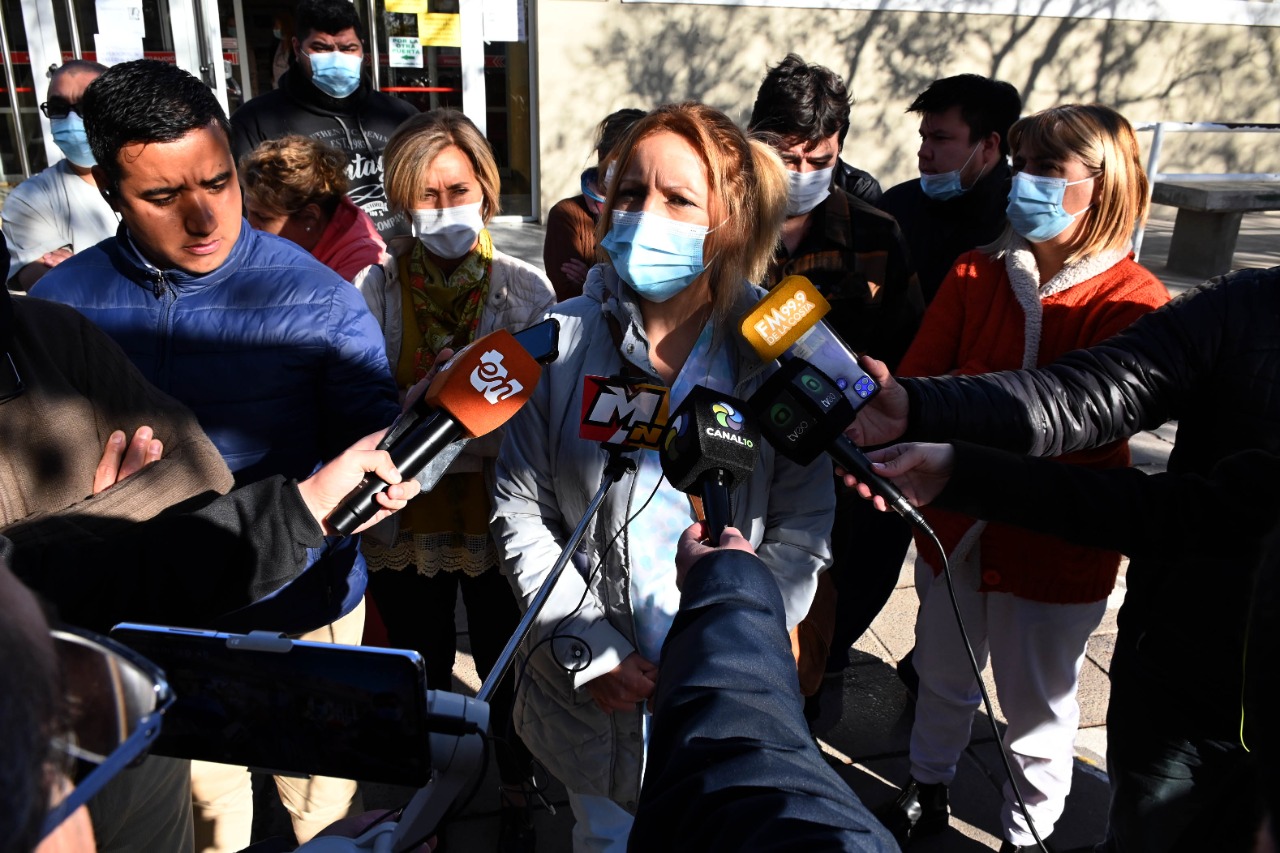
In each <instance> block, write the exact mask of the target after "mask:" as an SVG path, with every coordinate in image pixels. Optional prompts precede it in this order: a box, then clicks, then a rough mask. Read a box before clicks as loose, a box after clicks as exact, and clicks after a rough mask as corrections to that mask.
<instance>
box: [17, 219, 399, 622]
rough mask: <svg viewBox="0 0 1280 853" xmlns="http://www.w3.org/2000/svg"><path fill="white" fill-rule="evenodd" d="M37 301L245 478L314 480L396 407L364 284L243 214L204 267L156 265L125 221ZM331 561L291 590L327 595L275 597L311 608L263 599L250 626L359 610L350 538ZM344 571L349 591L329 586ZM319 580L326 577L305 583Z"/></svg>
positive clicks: (358, 561)
mask: <svg viewBox="0 0 1280 853" xmlns="http://www.w3.org/2000/svg"><path fill="white" fill-rule="evenodd" d="M32 295H33V296H39V297H41V298H44V299H51V300H54V301H56V302H63V303H66V304H68V305H71V306H72V307H74V308H76V309H77V310H79V311H80V312H81V313H83V314H84V315H85V316H86V317H88V318H89V319H90V320H92V321H93V322H94V323H96V324H97V325H98V326H100V327H101V328H102V329H103V330H105V331H106V332H107V333H108V334H109V335H110V336H111V337H112V338H114V339H115V340H116V342H117V343H119V344H120V346H121V347H122V348H123V349H124V351H125V352H126V353H127V354H128V356H129V358H130V359H131V360H132V361H133V362H134V364H136V365H137V366H138V368H139V369H140V370H141V371H142V373H143V374H144V375H145V376H146V377H147V378H148V379H149V380H150V381H151V382H152V383H154V384H155V385H156V386H157V387H159V388H160V389H161V390H162V391H165V392H167V393H169V394H172V395H173V396H174V397H177V398H178V399H179V400H181V401H182V402H184V403H186V404H187V405H188V406H190V407H191V409H192V410H193V411H194V412H195V413H196V416H197V417H198V418H199V419H200V425H201V426H202V427H203V428H204V430H205V432H206V433H208V435H209V438H210V439H212V441H213V443H214V444H215V445H216V446H217V448H218V450H219V452H221V453H222V456H223V458H224V459H226V462H227V465H228V467H230V468H231V470H232V471H233V472H234V473H235V475H236V480H237V482H240V483H248V482H253V481H255V480H258V479H261V478H262V477H265V476H268V475H271V474H284V475H285V476H288V477H294V478H299V479H301V478H303V477H306V476H307V475H308V474H310V473H311V472H312V471H313V470H314V469H315V468H316V466H317V464H318V463H320V462H322V461H324V460H326V459H330V458H332V457H333V456H336V455H337V454H338V453H340V452H341V451H343V450H344V449H346V448H347V447H348V446H349V445H351V444H352V443H353V442H354V441H355V440H356V439H358V438H360V437H361V436H363V435H366V434H368V433H370V432H373V431H375V430H377V429H381V428H382V427H385V426H387V425H388V424H390V423H391V421H392V420H393V419H394V418H395V416H396V414H397V412H398V411H399V406H398V404H397V402H396V400H397V395H396V388H395V385H394V383H393V382H392V379H391V374H390V370H389V368H388V366H387V358H386V354H385V351H384V344H383V338H382V332H381V331H380V330H379V328H378V324H377V322H375V320H374V319H373V316H372V315H371V314H370V313H369V310H368V308H367V307H366V306H365V304H364V299H363V298H362V297H361V296H360V294H359V292H357V291H356V289H355V288H354V287H352V286H351V285H350V284H348V283H347V282H345V281H343V280H342V279H341V278H339V277H338V275H337V274H336V273H334V272H332V271H331V270H329V269H328V268H327V267H325V266H323V265H322V264H320V263H319V262H318V261H316V260H315V259H314V258H313V257H312V256H311V255H310V254H308V253H307V252H305V251H303V250H302V249H300V248H298V246H296V245H295V244H293V243H291V242H289V241H288V240H284V239H281V238H279V237H275V236H272V235H270V234H265V233H263V232H261V231H255V230H253V229H252V228H250V227H249V224H248V223H247V222H245V223H242V225H241V229H240V236H239V239H238V240H237V241H236V245H235V247H234V248H233V249H232V250H231V254H230V255H229V256H228V257H227V260H226V262H225V263H224V264H223V265H222V266H221V267H219V268H218V269H217V270H215V271H214V272H211V273H208V274H206V275H203V276H193V275H190V274H187V273H184V272H182V271H180V270H159V269H157V268H156V267H154V266H153V265H151V264H150V263H149V262H148V261H147V260H146V259H145V258H143V257H142V256H141V255H140V254H139V253H138V251H137V250H136V249H135V248H134V246H133V243H132V242H131V241H130V240H129V238H128V236H127V234H126V232H125V230H124V229H123V227H122V228H121V231H120V233H119V235H117V237H115V238H113V239H110V240H105V241H103V242H101V243H99V244H98V245H96V246H94V247H93V248H90V249H87V250H85V251H82V252H79V253H77V254H76V255H74V256H73V257H72V258H70V259H68V260H67V261H66V262H64V263H62V264H59V266H58V267H57V268H55V269H54V270H53V271H51V272H50V273H49V274H48V275H46V276H45V277H44V278H43V279H41V281H40V282H39V283H38V285H37V286H36V287H35V288H33V289H32ZM192 547H199V545H198V543H192ZM325 563H326V564H328V568H329V569H330V571H328V572H319V573H318V572H311V571H309V572H307V573H306V574H304V576H303V577H302V578H299V580H296V581H294V582H293V584H291V585H290V587H297V586H299V585H305V584H306V583H317V584H318V583H322V584H323V586H324V589H323V590H319V593H320V598H321V600H322V603H320V604H317V602H316V599H315V598H314V596H312V597H303V596H302V594H301V593H299V592H297V591H295V594H294V595H293V596H292V598H290V597H289V596H280V597H281V598H289V599H290V600H291V601H293V602H294V603H295V604H296V603H297V602H300V601H301V602H303V604H302V606H301V612H291V611H292V610H293V609H294V608H286V607H284V606H283V602H277V606H276V607H275V608H270V607H267V606H266V605H262V606H261V607H260V611H259V612H260V613H261V614H263V616H262V618H261V620H260V621H261V622H262V624H254V625H251V626H249V627H256V628H270V629H273V630H282V631H286V630H287V631H296V630H303V629H305V628H308V627H311V628H313V627H318V626H319V625H321V624H325V622H327V621H331V620H332V619H333V618H336V617H337V616H338V615H341V614H342V613H346V612H347V611H348V610H350V609H351V608H352V607H354V606H355V604H356V603H357V601H358V600H359V598H360V596H361V595H362V594H363V592H364V585H365V579H366V572H365V567H364V560H363V558H361V557H360V555H359V551H358V549H357V548H356V547H355V540H354V539H353V540H350V541H348V542H346V543H341V544H340V545H337V546H336V547H335V550H334V551H333V552H332V553H331V554H329V555H328V557H326V560H325ZM340 566H341V568H343V569H344V570H345V573H346V588H345V590H343V589H338V588H336V587H337V585H336V584H335V582H334V578H335V572H336V570H337V569H338V568H339V567H340ZM316 575H324V577H308V576H316ZM312 592H316V590H312ZM317 608H319V609H320V610H324V611H328V612H326V613H324V614H317V613H316V612H315V611H316V610H317ZM269 610H274V611H278V612H272V613H271V614H270V615H269V616H267V615H266V614H267V613H268V611H269ZM317 618H322V621H319V622H317V621H316V619H317Z"/></svg>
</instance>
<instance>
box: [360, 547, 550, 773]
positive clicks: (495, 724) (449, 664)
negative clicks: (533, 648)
mask: <svg viewBox="0 0 1280 853" xmlns="http://www.w3.org/2000/svg"><path fill="white" fill-rule="evenodd" d="M459 589H461V590H462V602H463V605H464V606H465V607H466V609H467V632H468V635H469V637H470V640H471V655H472V657H473V658H474V659H475V662H476V672H477V673H479V675H480V678H482V679H483V678H485V677H486V676H488V674H489V671H490V670H491V669H493V665H494V664H495V663H496V662H497V660H498V656H499V655H500V654H502V649H503V647H504V646H506V644H507V640H508V639H509V638H510V637H511V634H512V632H513V631H515V628H516V625H517V624H518V623H519V622H520V607H519V605H517V604H516V598H515V593H514V592H513V591H512V589H511V584H510V583H509V582H508V581H507V579H506V578H505V577H503V575H502V573H501V572H500V571H498V569H496V568H493V569H489V570H488V571H486V572H484V573H482V574H480V575H479V576H477V577H470V576H468V575H466V574H464V573H462V572H440V573H439V574H437V575H436V576H435V577H427V576H426V575H422V574H419V573H418V572H417V571H415V570H414V568H413V567H412V566H410V567H408V568H406V569H404V570H403V571H393V570H391V569H382V570H380V571H376V572H370V573H369V591H370V592H371V593H372V594H373V600H374V602H375V603H376V604H377V605H378V612H379V613H381V614H382V621H383V623H384V624H385V625H386V628H387V640H388V641H389V642H390V644H391V645H392V646H394V647H396V648H402V649H413V650H414V651H416V652H418V654H420V655H422V659H423V660H424V661H425V662H426V665H427V686H428V687H430V688H431V689H432V690H450V689H451V685H452V684H453V682H452V677H453V663H454V658H455V656H456V653H457V631H458V629H457V625H456V623H455V622H454V608H455V606H456V603H457V600H458V590H459ZM513 672H514V669H512V670H510V671H508V672H507V675H506V677H505V678H503V679H502V684H501V685H499V687H498V689H497V690H496V691H495V692H494V694H493V696H492V697H491V698H490V700H489V728H490V730H491V731H492V732H493V735H494V737H495V738H496V739H497V748H496V750H495V752H496V755H497V760H498V772H499V774H500V775H501V777H502V781H503V782H504V783H506V784H510V785H514V784H517V783H518V782H520V781H521V780H522V779H524V778H525V777H527V776H528V775H529V753H528V750H527V749H525V746H524V743H523V742H522V741H521V740H520V739H519V738H518V737H516V733H515V731H514V730H513V729H512V726H511V706H512V703H513V701H514V699H515V692H514V688H513V685H514V681H513V680H512V673H513Z"/></svg>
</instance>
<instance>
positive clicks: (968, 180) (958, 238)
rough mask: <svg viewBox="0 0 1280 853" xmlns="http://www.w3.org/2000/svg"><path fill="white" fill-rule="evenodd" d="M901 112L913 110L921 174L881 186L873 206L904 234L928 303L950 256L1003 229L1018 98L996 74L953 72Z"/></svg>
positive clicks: (981, 243) (948, 267)
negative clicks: (917, 119) (1010, 139)
mask: <svg viewBox="0 0 1280 853" xmlns="http://www.w3.org/2000/svg"><path fill="white" fill-rule="evenodd" d="M907 112H909V113H915V114H917V115H919V116H920V150H919V151H918V152H917V155H916V156H917V158H918V159H919V168H920V177H919V178H913V179H912V180H910V181H907V182H905V183H901V184H898V185H897V186H895V187H892V188H891V189H889V190H888V191H887V192H885V194H884V198H882V199H881V200H880V208H881V209H882V210H885V211H887V212H888V213H890V214H892V215H893V217H894V218H895V219H897V220H898V224H899V225H900V226H901V227H902V232H903V234H905V235H906V237H907V244H908V245H909V246H910V247H911V257H912V259H913V260H914V261H915V263H916V270H917V272H918V273H919V275H920V288H921V290H922V291H923V293H924V298H925V302H926V303H927V302H930V301H932V300H933V295H934V294H935V293H937V292H938V287H939V285H941V284H942V280H943V279H944V278H946V276H947V273H949V272H950V271H951V266H952V264H953V263H955V260H956V258H958V257H960V255H962V254H964V253H965V252H967V251H969V250H970V249H974V248H977V247H978V246H985V245H986V244H988V243H990V242H991V241H993V240H995V239H996V238H997V237H999V236H1000V234H1001V232H1003V231H1004V227H1005V222H1006V219H1005V213H1004V210H1005V205H1006V204H1007V201H1008V195H1009V181H1010V172H1009V164H1008V161H1007V158H1008V155H1009V143H1008V140H1007V139H1006V136H1007V135H1008V133H1009V126H1010V125H1012V124H1013V123H1014V122H1015V121H1017V120H1018V116H1019V115H1020V114H1021V112H1022V99H1021V98H1020V97H1019V96H1018V90H1017V89H1015V88H1014V87H1013V86H1012V85H1010V84H1009V83H1005V82H1004V81H1002V80H991V79H989V78H987V77H981V76H979V75H977V74H960V75H958V76H955V77H944V78H942V79H941V80H935V81H933V82H932V83H930V84H929V87H928V88H927V89H925V90H924V91H923V92H921V93H920V94H919V95H918V96H917V97H916V99H915V100H914V101H912V102H911V106H909V107H907Z"/></svg>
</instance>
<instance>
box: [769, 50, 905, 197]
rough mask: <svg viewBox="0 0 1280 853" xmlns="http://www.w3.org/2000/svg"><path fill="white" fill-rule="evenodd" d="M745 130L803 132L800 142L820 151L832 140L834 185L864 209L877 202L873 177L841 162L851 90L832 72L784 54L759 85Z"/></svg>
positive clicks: (877, 193) (876, 184)
mask: <svg viewBox="0 0 1280 853" xmlns="http://www.w3.org/2000/svg"><path fill="white" fill-rule="evenodd" d="M749 126H750V128H751V130H753V131H755V132H758V133H769V134H778V135H783V136H785V135H788V134H790V133H793V132H794V129H795V128H797V127H803V128H806V135H805V138H804V142H806V143H808V144H810V147H813V148H822V149H823V150H826V149H827V148H829V147H830V144H829V143H828V142H827V140H829V139H830V138H831V137H835V141H834V142H835V153H834V154H833V155H832V157H833V159H834V161H835V162H834V165H835V172H834V173H833V179H834V181H835V185H836V186H837V187H839V188H840V189H842V190H844V191H845V192H847V193H849V194H850V195H852V196H854V197H856V198H860V199H862V200H863V201H865V202H866V203H867V204H871V205H878V204H879V203H880V196H881V190H880V182H879V181H877V180H876V179H875V178H874V177H872V176H871V173H869V172H864V171H863V170H862V169H856V168H854V167H853V166H850V165H849V164H848V163H846V162H844V161H843V160H841V159H839V154H840V149H841V148H843V147H844V138H845V136H846V135H847V134H848V132H849V90H848V88H847V87H846V86H845V85H844V80H843V79H842V78H841V77H840V75H839V74H836V73H835V72H834V71H832V70H831V69H830V68H825V67H823V66H821V65H809V64H807V63H806V62H805V61H804V60H803V59H801V58H800V57H799V56H798V55H797V54H794V53H789V54H787V56H786V58H785V59H783V60H782V61H781V62H779V63H778V64H777V65H776V66H774V67H773V68H772V69H770V70H769V73H768V75H766V76H765V79H764V82H763V83H761V84H760V90H759V91H758V92H757V93H756V102H755V105H754V106H753V107H752V109H751V121H750V122H749Z"/></svg>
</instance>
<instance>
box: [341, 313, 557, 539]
mask: <svg viewBox="0 0 1280 853" xmlns="http://www.w3.org/2000/svg"><path fill="white" fill-rule="evenodd" d="M541 375H542V368H541V366H540V365H539V364H538V362H537V361H536V360H534V358H533V356H531V355H529V353H528V352H527V351H526V350H525V349H524V347H522V346H520V344H519V343H518V342H517V341H516V339H515V338H514V337H513V336H512V334H511V333H510V332H508V331H506V330H505V329H499V330H498V331H496V332H491V333H489V334H487V335H485V336H484V337H483V338H480V339H478V340H476V341H473V342H472V343H471V344H470V345H469V346H467V347H464V348H463V349H461V350H460V351H458V352H457V353H455V354H454V356H453V358H451V359H450V360H449V362H448V363H447V364H446V365H445V366H444V367H443V368H441V370H440V372H439V373H437V374H436V377H435V378H434V379H433V380H432V381H431V385H430V386H429V387H428V388H427V392H426V394H425V395H423V398H422V401H421V402H419V403H418V404H416V405H417V407H419V408H421V407H426V411H427V413H426V414H425V416H424V417H422V418H421V419H420V420H418V422H417V423H415V424H414V425H413V427H412V428H410V429H408V430H407V431H405V432H403V433H401V434H400V435H399V436H397V437H396V438H395V440H394V441H392V442H391V443H390V445H389V446H388V447H387V448H386V449H387V451H388V452H389V453H390V454H391V461H392V462H393V463H394V465H395V467H396V468H397V469H398V470H399V472H400V475H401V476H402V477H405V478H406V479H407V478H410V477H415V476H417V474H418V472H419V471H421V470H422V468H423V467H424V466H425V465H426V464H427V463H428V462H430V461H431V459H432V458H433V457H434V456H436V455H437V454H439V453H440V452H441V451H443V450H444V449H445V448H446V447H448V446H449V444H450V443H451V442H453V441H455V440H456V439H459V438H463V437H466V438H475V437H477V436H480V435H484V434H485V433H489V432H492V431H493V430H495V429H497V428H498V427H500V426H502V425H503V424H504V423H506V422H507V421H508V420H510V419H511V417H512V416H514V415H515V413H516V412H517V411H519V410H520V407H521V406H523V405H524V403H525V401H526V400H528V399H529V397H530V396H531V395H532V394H533V389H534V386H535V385H537V383H538V378H539V377H540V376H541ZM387 486H388V483H387V482H386V481H385V480H383V479H382V478H380V477H377V476H370V477H366V478H365V479H364V480H363V481H362V482H361V484H360V485H359V486H357V487H356V489H355V490H354V491H352V492H351V494H350V495H349V496H348V497H347V498H346V500H344V501H343V502H342V504H341V505H340V506H339V507H338V508H337V509H336V510H334V512H333V513H332V514H331V515H330V516H329V526H330V527H331V528H332V529H333V530H334V531H335V532H337V533H339V534H342V535H344V536H346V535H350V534H351V533H352V532H353V531H354V530H355V529H356V528H357V527H359V526H361V525H362V524H363V523H364V522H366V521H368V520H369V519H370V518H372V517H373V516H374V514H376V513H377V511H378V504H377V501H376V500H375V496H376V495H377V494H378V493H379V492H382V491H383V490H384V489H386V488H387Z"/></svg>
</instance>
